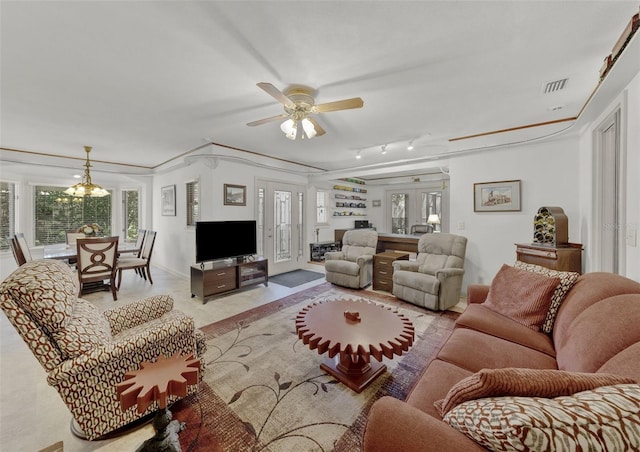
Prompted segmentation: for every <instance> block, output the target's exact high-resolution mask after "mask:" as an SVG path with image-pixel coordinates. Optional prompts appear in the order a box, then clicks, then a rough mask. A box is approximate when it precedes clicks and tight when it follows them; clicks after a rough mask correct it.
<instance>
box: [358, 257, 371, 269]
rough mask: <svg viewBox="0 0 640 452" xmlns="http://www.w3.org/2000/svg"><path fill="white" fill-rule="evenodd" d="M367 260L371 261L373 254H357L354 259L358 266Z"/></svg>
mask: <svg viewBox="0 0 640 452" xmlns="http://www.w3.org/2000/svg"><path fill="white" fill-rule="evenodd" d="M369 262H373V256H372V255H371V254H363V255H362V256H358V257H357V259H356V264H358V265H359V266H360V267H363V266H364V265H365V264H367V263H369Z"/></svg>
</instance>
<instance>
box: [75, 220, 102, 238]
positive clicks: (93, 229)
mask: <svg viewBox="0 0 640 452" xmlns="http://www.w3.org/2000/svg"><path fill="white" fill-rule="evenodd" d="M76 232H82V233H84V235H85V237H96V236H98V235H100V234H102V228H101V227H100V225H99V224H98V223H87V224H85V225H82V226H80V227H79V228H78V230H77V231H76Z"/></svg>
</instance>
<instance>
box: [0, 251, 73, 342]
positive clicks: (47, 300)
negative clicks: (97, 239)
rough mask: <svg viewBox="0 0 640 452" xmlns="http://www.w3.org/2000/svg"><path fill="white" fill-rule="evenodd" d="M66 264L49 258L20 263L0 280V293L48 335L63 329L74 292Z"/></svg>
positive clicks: (69, 312) (67, 318)
mask: <svg viewBox="0 0 640 452" xmlns="http://www.w3.org/2000/svg"><path fill="white" fill-rule="evenodd" d="M76 280H77V278H76V277H75V275H74V274H73V273H72V272H71V270H70V268H69V266H68V265H66V264H65V263H63V262H59V261H55V260H53V259H47V260H35V261H31V262H27V263H26V264H23V265H21V266H20V267H19V268H18V269H17V270H16V271H14V272H13V273H12V274H11V275H10V276H9V277H8V278H7V279H5V281H4V282H3V283H2V292H4V293H6V294H7V295H8V296H10V297H11V298H12V299H13V300H14V301H15V303H17V304H18V305H19V306H20V307H21V308H22V309H24V310H25V311H27V312H28V313H29V314H30V315H31V316H32V317H33V319H34V320H35V321H36V322H38V324H39V325H40V326H41V327H42V328H43V329H45V330H46V331H47V332H48V333H49V334H52V333H55V332H56V331H58V330H60V329H61V328H64V326H65V325H66V324H67V322H68V321H69V316H70V315H71V312H73V306H74V304H75V302H76V298H77V295H78V286H77V283H76Z"/></svg>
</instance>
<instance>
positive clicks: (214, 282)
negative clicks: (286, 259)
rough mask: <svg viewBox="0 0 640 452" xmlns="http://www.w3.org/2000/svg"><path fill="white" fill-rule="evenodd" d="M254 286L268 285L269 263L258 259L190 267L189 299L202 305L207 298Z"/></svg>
mask: <svg viewBox="0 0 640 452" xmlns="http://www.w3.org/2000/svg"><path fill="white" fill-rule="evenodd" d="M256 284H264V285H265V286H267V285H268V284H269V261H268V259H265V258H262V257H259V258H256V259H254V260H252V261H248V260H247V261H241V262H238V261H236V260H235V259H233V260H223V261H215V262H207V263H205V264H204V266H201V265H200V264H195V265H192V266H191V298H193V297H195V296H198V297H200V298H201V299H202V301H203V303H206V302H207V298H208V297H212V296H214V295H222V294H227V293H229V292H232V291H234V290H238V289H242V288H245V287H249V286H254V285H256Z"/></svg>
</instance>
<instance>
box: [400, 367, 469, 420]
mask: <svg viewBox="0 0 640 452" xmlns="http://www.w3.org/2000/svg"><path fill="white" fill-rule="evenodd" d="M470 375H472V373H471V372H470V371H468V370H466V369H463V368H462V367H458V366H456V365H455V364H451V363H448V362H445V361H442V360H439V359H434V360H433V361H431V362H430V363H429V365H428V366H427V368H426V369H425V371H424V373H423V374H422V376H421V377H420V379H419V380H418V381H417V382H416V384H415V386H414V387H413V388H412V389H411V392H410V393H409V395H408V396H407V399H406V402H407V404H409V405H411V406H413V407H415V408H418V409H419V410H421V411H423V412H425V413H427V414H429V415H431V416H433V417H435V418H437V419H442V415H441V414H440V411H439V410H437V409H436V407H435V406H434V402H435V401H436V400H442V399H444V397H445V396H446V395H447V392H448V391H449V388H451V387H452V386H453V385H455V384H456V383H458V382H459V381H461V380H463V379H465V378H467V377H468V376H470Z"/></svg>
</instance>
